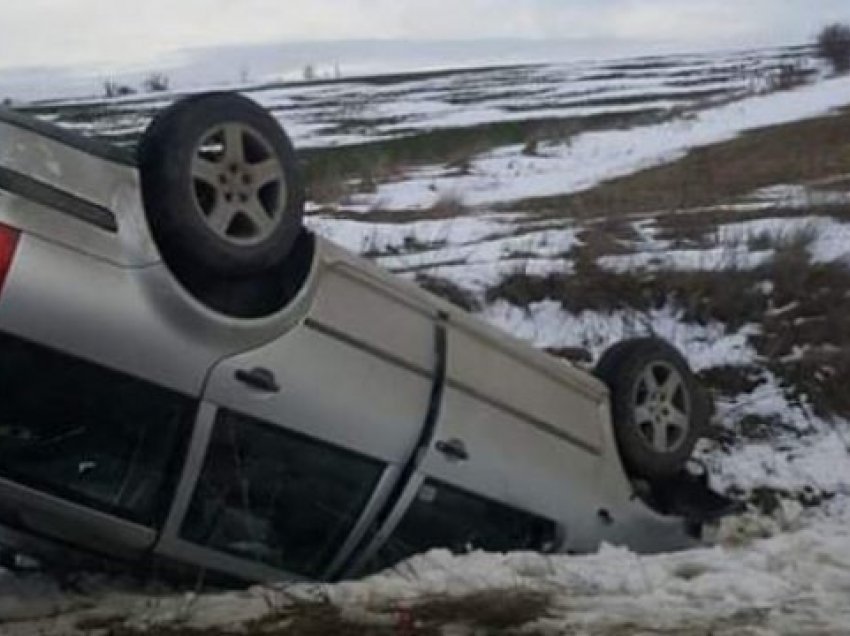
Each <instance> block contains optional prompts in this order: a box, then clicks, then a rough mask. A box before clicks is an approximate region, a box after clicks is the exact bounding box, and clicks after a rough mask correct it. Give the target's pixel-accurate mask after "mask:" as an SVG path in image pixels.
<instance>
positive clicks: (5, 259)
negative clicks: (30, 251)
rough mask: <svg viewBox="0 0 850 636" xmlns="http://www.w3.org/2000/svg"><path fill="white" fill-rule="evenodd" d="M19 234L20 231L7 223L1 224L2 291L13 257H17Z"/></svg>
mask: <svg viewBox="0 0 850 636" xmlns="http://www.w3.org/2000/svg"><path fill="white" fill-rule="evenodd" d="M18 236H20V232H18V231H17V230H15V229H12V228H10V227H6V226H5V225H0V292H2V291H3V283H5V282H6V276H7V275H8V274H9V270H10V269H11V268H12V259H14V258H15V249H16V248H17V247H18Z"/></svg>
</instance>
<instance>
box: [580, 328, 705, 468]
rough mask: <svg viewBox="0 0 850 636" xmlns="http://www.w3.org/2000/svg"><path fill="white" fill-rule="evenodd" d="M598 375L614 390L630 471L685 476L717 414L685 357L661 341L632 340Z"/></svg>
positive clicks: (603, 362) (609, 355)
mask: <svg viewBox="0 0 850 636" xmlns="http://www.w3.org/2000/svg"><path fill="white" fill-rule="evenodd" d="M595 374H596V376H597V377H599V378H600V379H601V380H603V381H604V382H605V383H606V384H607V385H608V387H609V389H610V390H611V411H612V418H613V424H614V435H615V437H616V439H617V446H618V448H619V451H620V456H621V458H622V460H623V463H624V464H625V465H626V467H627V469H628V470H629V472H630V473H631V474H633V475H635V476H638V477H643V478H646V479H663V478H668V477H672V476H675V475H677V474H679V473H680V471H681V470H682V469H683V468H684V467H685V464H686V462H687V461H688V459H689V458H690V456H691V454H692V453H693V450H694V446H695V445H696V442H697V440H698V439H699V437H701V436H702V435H703V433H704V432H705V427H706V426H707V424H708V419H709V416H710V413H711V407H710V403H709V401H708V399H707V397H706V395H705V393H704V392H703V391H702V389H701V388H700V386H699V384H698V383H697V381H696V379H695V378H694V375H693V373H692V372H691V370H690V368H689V367H688V363H687V361H686V360H685V359H684V358H683V357H682V355H681V354H680V353H679V352H678V351H676V349H675V348H673V347H672V346H670V345H669V344H668V343H666V342H664V341H663V340H659V339H657V338H641V339H636V340H627V341H624V342H621V343H619V344H618V345H616V346H614V347H612V348H611V349H609V350H608V351H607V352H606V353H605V354H604V355H603V356H602V358H601V359H600V361H599V363H598V364H597V366H596V369H595Z"/></svg>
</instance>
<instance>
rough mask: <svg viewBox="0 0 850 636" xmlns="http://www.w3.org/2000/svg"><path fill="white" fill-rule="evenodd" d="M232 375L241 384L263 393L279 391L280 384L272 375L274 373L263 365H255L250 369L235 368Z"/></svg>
mask: <svg viewBox="0 0 850 636" xmlns="http://www.w3.org/2000/svg"><path fill="white" fill-rule="evenodd" d="M234 376H235V377H236V379H237V380H238V381H239V382H241V383H242V384H244V385H246V386H249V387H251V388H252V389H255V390H257V391H262V392H263V393H277V392H278V391H280V386H279V385H278V383H277V380H276V379H275V377H274V373H272V372H271V371H269V370H268V369H265V368H263V367H255V368H253V369H251V370H250V371H249V370H247V369H237V370H236V373H234Z"/></svg>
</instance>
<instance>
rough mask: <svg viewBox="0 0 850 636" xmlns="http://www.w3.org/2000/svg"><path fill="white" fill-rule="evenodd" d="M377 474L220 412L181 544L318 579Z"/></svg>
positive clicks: (330, 450) (357, 461)
mask: <svg viewBox="0 0 850 636" xmlns="http://www.w3.org/2000/svg"><path fill="white" fill-rule="evenodd" d="M383 468H384V466H383V465H382V464H381V463H380V462H378V461H375V460H372V459H368V458H365V457H363V456H361V455H358V454H355V453H353V452H350V451H346V450H343V449H341V448H336V447H333V446H330V445H328V444H325V443H323V442H319V441H316V440H313V439H310V438H308V437H305V436H303V435H300V434H296V433H293V432H291V431H287V430H284V429H282V428H280V427H278V426H274V425H271V424H268V423H265V422H262V421H260V420H256V419H253V418H250V417H248V416H245V415H242V414H238V413H234V412H231V411H226V410H222V411H221V412H220V413H219V416H218V418H217V420H216V423H215V428H214V430H213V434H212V439H211V441H210V445H209V449H208V451H207V456H206V459H205V462H204V466H203V469H202V471H201V475H200V478H199V480H198V484H197V486H196V490H195V493H194V496H193V498H192V502H191V504H190V507H189V511H188V513H187V516H186V520H185V522H184V524H183V527H182V531H181V536H182V537H183V538H184V539H187V540H189V541H192V542H194V543H199V544H201V545H204V546H207V547H210V548H213V549H215V550H220V551H222V552H226V553H229V554H232V555H234V556H238V557H241V558H245V559H250V560H253V561H258V562H261V563H264V564H267V565H271V566H272V567H276V568H278V569H281V570H285V571H287V572H291V573H294V574H298V575H302V576H309V577H315V576H319V575H321V574H322V572H324V570H325V569H326V568H327V567H328V565H329V564H330V561H331V560H332V559H333V558H334V556H335V555H336V553H337V551H338V550H339V548H340V546H341V545H342V543H343V542H344V541H345V539H346V538H347V537H348V535H349V533H350V532H351V530H352V529H353V527H354V525H355V523H356V522H357V520H358V519H359V517H360V514H361V513H362V511H363V509H364V508H365V506H366V504H367V502H368V501H369V498H370V496H371V494H372V492H373V491H374V489H375V487H376V485H377V483H378V480H379V479H380V476H381V474H382V472H383Z"/></svg>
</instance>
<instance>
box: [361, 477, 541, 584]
mask: <svg viewBox="0 0 850 636" xmlns="http://www.w3.org/2000/svg"><path fill="white" fill-rule="evenodd" d="M555 539H556V526H555V523H554V522H552V521H550V520H548V519H544V518H542V517H538V516H535V515H532V514H529V513H527V512H523V511H520V510H516V509H514V508H510V507H508V506H506V505H504V504H501V503H498V502H495V501H491V500H489V499H484V498H482V497H479V496H477V495H473V494H471V493H468V492H465V491H463V490H460V489H458V488H455V487H453V486H449V485H446V484H442V483H440V482H438V481H435V480H428V481H426V482H425V483H424V484H423V485H422V487H421V488H420V490H419V493H418V494H417V496H416V499H415V501H414V502H413V503H412V504H411V505H410V508H409V509H408V511H407V513H406V514H405V516H404V518H403V519H402V520H401V522H400V523H399V525H398V527H397V528H396V529H395V532H393V534H392V536H391V537H390V538H389V539H388V540H387V542H386V543H385V544H384V546H383V548H381V550H380V552H379V553H378V555H377V557H376V558H375V559H373V562H372V563H370V564H368V569H369V570H370V571H377V570H381V569H384V568H386V567H389V566H391V565H394V564H396V563H398V562H399V561H403V560H404V559H406V558H408V557H411V556H414V555H416V554H421V553H423V552H427V551H428V550H430V549H432V548H447V549H449V550H451V551H452V552H454V553H456V554H462V553H465V552H470V551H472V550H486V551H488V552H509V551H512V550H536V551H537V550H539V551H544V552H545V551H550V550H552V549H554V547H555Z"/></svg>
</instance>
